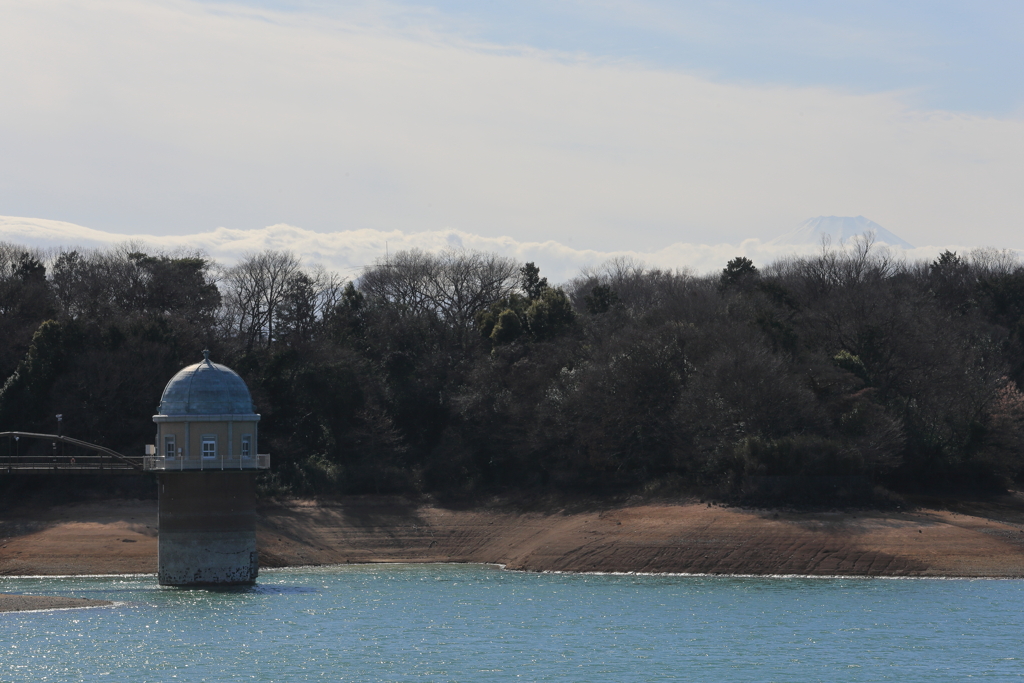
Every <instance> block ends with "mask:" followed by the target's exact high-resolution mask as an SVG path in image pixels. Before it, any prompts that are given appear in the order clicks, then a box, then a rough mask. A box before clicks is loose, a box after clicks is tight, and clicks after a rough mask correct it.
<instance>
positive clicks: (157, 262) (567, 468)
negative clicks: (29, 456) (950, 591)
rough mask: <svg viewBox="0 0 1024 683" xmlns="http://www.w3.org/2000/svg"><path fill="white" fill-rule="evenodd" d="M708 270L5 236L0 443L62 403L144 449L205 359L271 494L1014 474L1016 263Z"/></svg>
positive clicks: (982, 478)
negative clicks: (348, 269) (250, 442)
mask: <svg viewBox="0 0 1024 683" xmlns="http://www.w3.org/2000/svg"><path fill="white" fill-rule="evenodd" d="M722 265H723V269H722V270H721V271H720V272H716V273H712V274H703V275H702V274H695V273H692V272H689V271H687V270H676V271H669V270H662V269H657V268H649V267H645V266H644V265H643V264H641V263H638V262H635V261H631V260H628V259H618V260H613V261H611V262H609V263H606V264H604V265H602V266H600V267H597V268H593V269H586V270H583V271H581V272H580V273H579V274H578V275H577V276H576V277H575V278H573V279H572V280H570V281H569V282H566V283H562V284H561V285H555V284H549V283H548V281H547V279H546V278H545V277H544V276H543V274H542V273H540V272H539V270H538V268H537V267H536V266H535V265H534V264H533V263H519V262H516V261H515V260H513V259H510V258H506V257H502V256H499V255H495V254H487V253H476V252H465V251H448V252H443V253H436V254H435V253H425V252H419V251H409V252H402V253H398V254H393V255H390V256H389V257H387V258H385V259H381V260H380V261H378V262H377V263H375V264H374V265H372V266H369V267H367V268H366V269H365V270H364V271H363V272H362V274H361V275H360V276H359V277H358V278H357V279H355V280H354V281H349V280H347V279H345V278H343V277H341V276H339V275H338V274H336V273H333V272H331V271H329V270H326V269H324V268H322V267H310V266H306V265H303V264H302V263H301V262H300V260H299V259H298V258H297V257H296V256H295V255H294V254H291V253H288V252H281V251H265V252H259V253H252V254H249V255H247V256H245V257H244V258H243V259H242V260H240V261H239V262H238V263H237V264H235V265H232V266H230V267H225V266H222V265H220V264H218V263H216V262H214V261H213V260H212V259H210V258H208V257H206V256H205V255H203V254H202V253H174V254H162V253H148V252H147V251H146V250H145V249H143V248H142V247H141V246H140V245H133V244H126V245H121V246H118V247H115V248H111V249H107V250H100V251H85V250H53V251H48V252H43V251H39V250H35V249H31V248H26V247H22V246H18V245H14V244H7V243H0V379H2V380H3V384H2V389H0V431H4V430H15V429H16V430H22V431H37V432H55V431H56V421H55V417H54V416H55V415H57V414H62V415H63V433H64V434H67V435H71V436H74V437H76V438H79V439H84V440H87V441H90V442H94V443H99V444H102V445H105V446H108V447H110V448H114V449H117V450H119V451H120V452H122V453H125V454H131V455H141V453H142V451H143V447H144V445H145V444H147V443H151V442H152V441H153V432H154V425H153V423H152V415H153V414H154V413H155V412H156V408H157V405H158V403H159V399H160V395H161V392H162V390H163V387H164V385H165V383H166V382H167V380H168V379H170V377H171V376H173V375H174V373H175V372H177V371H178V370H179V369H180V368H182V367H184V366H186V365H190V364H192V363H196V362H198V361H199V360H201V359H202V350H203V349H204V348H208V349H209V350H210V356H211V358H212V359H213V360H215V361H216V362H219V363H223V364H225V365H227V366H229V367H231V368H232V369H234V370H235V371H237V372H238V373H239V374H240V375H241V376H242V377H243V378H244V379H245V380H246V382H247V383H248V385H249V387H250V389H251V391H252V394H253V399H254V403H255V405H256V409H257V412H259V413H260V414H261V415H262V420H261V422H260V446H261V448H260V450H261V452H269V453H271V454H272V458H273V460H272V462H273V468H272V471H271V472H270V473H269V474H265V475H262V476H263V477H264V479H263V481H262V483H261V487H262V489H261V490H263V491H264V492H265V493H267V494H271V495H301V496H308V495H317V496H329V495H336V494H354V493H394V494H420V493H431V494H438V495H449V496H460V495H466V496H469V495H479V494H488V493H495V492H537V491H540V492H543V491H559V492H565V493H574V492H576V493H584V494H587V495H605V494H608V493H616V494H621V493H630V492H659V491H665V492H673V491H675V492H678V491H691V492H692V491H705V492H709V493H711V494H715V495H725V496H728V495H733V496H736V495H740V494H741V493H742V492H743V491H745V490H746V491H749V490H750V488H749V485H750V483H751V482H757V481H767V480H771V478H773V477H774V478H780V477H781V478H787V477H789V478H791V480H794V481H796V480H799V481H801V482H803V484H802V485H803V486H810V487H811V488H812V489H813V488H814V486H815V484H814V482H816V481H817V482H835V481H852V480H863V481H867V482H869V483H870V485H871V486H872V487H883V488H884V489H885V490H891V491H903V492H912V491H954V492H957V491H973V492H986V491H988V492H993V491H1000V490H1005V489H1006V488H1008V487H1012V486H1014V485H1015V484H1016V483H1018V482H1020V481H1021V480H1022V478H1024V394H1022V393H1021V387H1022V386H1024V384H1022V383H1024V266H1022V265H1021V264H1020V263H1019V261H1018V260H1017V258H1016V257H1015V255H1013V254H1012V253H1011V252H1008V251H998V250H993V249H982V250H974V251H971V252H969V253H965V254H957V253H953V252H949V251H947V252H944V253H943V254H942V255H941V256H940V257H939V258H937V259H936V260H935V261H933V262H908V261H905V260H903V259H901V258H898V257H897V256H896V255H894V254H893V253H891V252H890V251H888V250H887V249H885V248H879V247H877V246H876V245H874V244H873V243H872V240H871V238H870V236H865V237H864V238H862V239H859V240H855V241H853V242H851V243H849V244H847V245H845V246H838V247H834V246H829V245H827V244H826V245H823V246H822V248H821V250H820V252H819V253H818V254H816V255H814V256H808V257H797V256H793V257H789V258H784V259H780V260H777V261H775V262H773V263H770V264H765V265H763V266H761V267H756V266H755V265H754V264H753V263H752V262H750V261H749V260H748V259H746V258H743V257H737V258H735V259H733V260H731V261H729V262H728V263H727V264H722ZM808 482H809V483H808ZM833 486H834V484H833ZM744 487H746V488H744ZM805 493H806V491H805ZM811 493H812V494H813V491H811Z"/></svg>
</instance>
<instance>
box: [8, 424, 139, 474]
mask: <svg viewBox="0 0 1024 683" xmlns="http://www.w3.org/2000/svg"><path fill="white" fill-rule="evenodd" d="M3 440H6V441H7V444H6V445H7V448H6V449H4V448H2V447H0V474H17V473H26V474H32V473H35V474H42V473H46V472H56V473H66V474H73V473H76V472H141V471H142V458H141V457H138V458H132V457H129V456H127V455H122V454H121V453H118V452H117V451H115V450H113V449H110V448H107V447H106V446H100V445H97V444H94V443H89V442H88V441H82V440H81V439H73V438H71V437H70V436H62V435H60V434H37V433H35V432H0V443H3ZM38 442H49V443H50V444H51V448H49V449H46V452H40V451H41V449H40V448H39V447H38V445H36V444H37V443H38ZM57 444H61V446H60V447H58V446H57ZM33 445H35V446H36V447H35V448H32V446H33ZM69 447H70V448H69ZM22 451H24V452H25V454H24V455H22Z"/></svg>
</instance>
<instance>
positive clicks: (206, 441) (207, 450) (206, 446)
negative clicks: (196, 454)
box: [203, 434, 217, 458]
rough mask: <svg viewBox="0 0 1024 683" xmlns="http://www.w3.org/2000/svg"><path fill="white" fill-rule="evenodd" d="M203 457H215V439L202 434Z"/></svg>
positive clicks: (210, 435)
mask: <svg viewBox="0 0 1024 683" xmlns="http://www.w3.org/2000/svg"><path fill="white" fill-rule="evenodd" d="M203 457H204V458H216V457H217V437H216V436H214V435H213V434H203Z"/></svg>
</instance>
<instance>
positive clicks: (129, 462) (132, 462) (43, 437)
mask: <svg viewBox="0 0 1024 683" xmlns="http://www.w3.org/2000/svg"><path fill="white" fill-rule="evenodd" d="M4 437H6V438H8V439H13V438H25V439H35V440H38V441H50V442H56V441H60V442H61V443H66V444H70V445H72V446H77V447H79V448H84V449H86V450H90V451H96V452H97V453H102V454H104V455H108V456H110V457H111V458H112V459H114V460H116V461H118V462H119V463H121V464H123V465H126V466H128V467H130V468H131V469H134V470H141V469H142V458H130V457H128V456H126V455H122V454H121V453H118V452H117V451H115V450H113V449H111V448H107V447H106V446H100V445H98V444H94V443H89V442H88V441H82V440H81V439H73V438H71V437H70V436H62V435H60V434H37V433H35V432H0V438H4ZM46 457H50V456H46ZM6 459H7V460H8V468H7V469H11V466H12V465H14V464H15V463H14V462H13V461H12V459H11V457H10V455H9V454H8V456H7V458H6ZM3 460H4V458H3V457H2V456H0V462H2V461H3ZM17 460H18V464H19V465H25V468H27V469H52V467H50V466H48V465H47V463H46V458H42V459H40V458H39V457H38V456H24V457H22V456H18V458H17ZM36 460H39V463H38V465H37V464H36V463H35V462H34V461H36ZM62 460H68V462H67V463H61V464H63V465H78V463H77V462H76V458H74V457H71V458H62ZM86 462H88V461H83V463H82V466H80V467H64V469H97V468H95V467H86V466H85V464H86ZM98 469H103V462H102V460H101V461H100V463H99V467H98Z"/></svg>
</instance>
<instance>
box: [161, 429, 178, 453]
mask: <svg viewBox="0 0 1024 683" xmlns="http://www.w3.org/2000/svg"><path fill="white" fill-rule="evenodd" d="M176 453H177V450H176V449H175V447H174V435H173V434H168V435H166V436H164V456H166V457H168V458H173V457H174V455H175V454H176Z"/></svg>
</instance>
